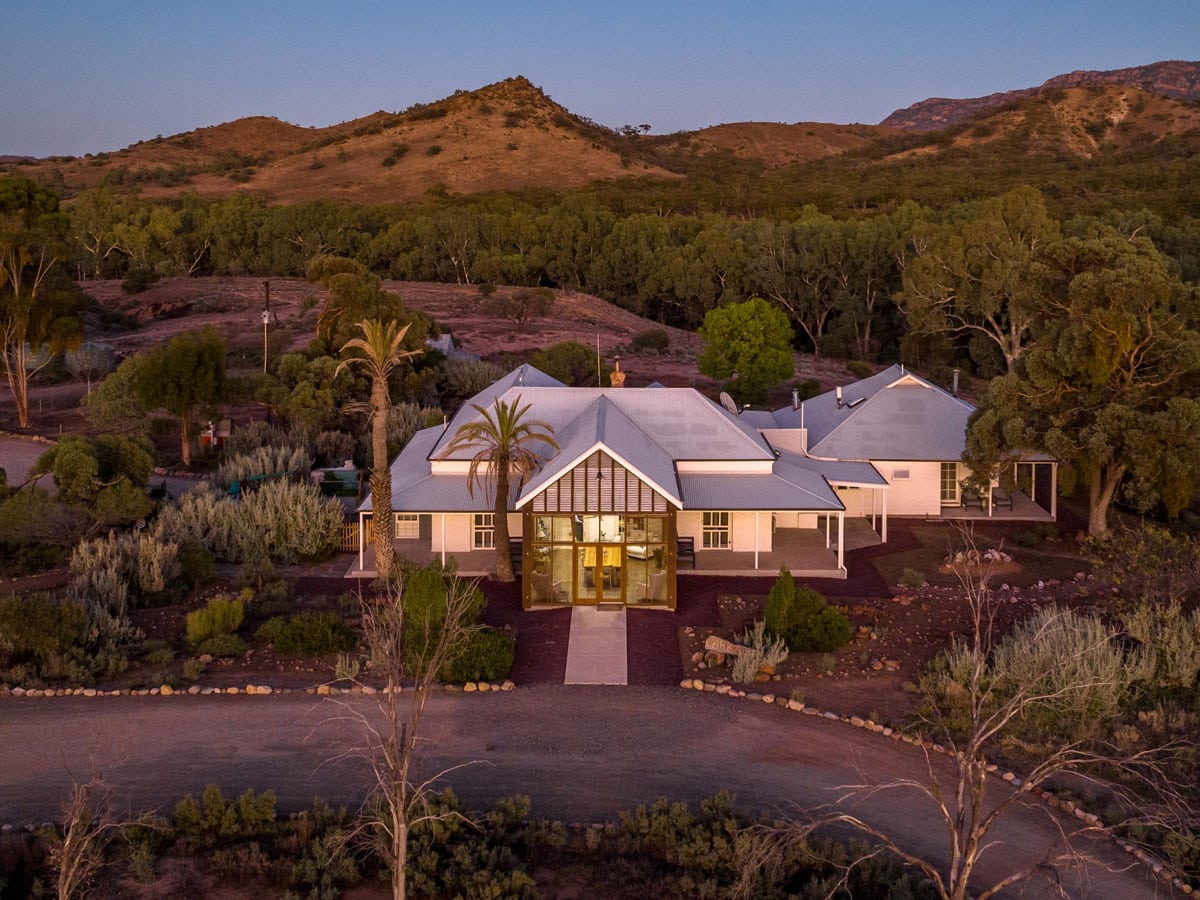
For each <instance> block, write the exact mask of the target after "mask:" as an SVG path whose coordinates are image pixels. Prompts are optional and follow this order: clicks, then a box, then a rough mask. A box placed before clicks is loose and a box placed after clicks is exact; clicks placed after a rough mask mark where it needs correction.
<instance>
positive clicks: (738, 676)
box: [732, 619, 788, 684]
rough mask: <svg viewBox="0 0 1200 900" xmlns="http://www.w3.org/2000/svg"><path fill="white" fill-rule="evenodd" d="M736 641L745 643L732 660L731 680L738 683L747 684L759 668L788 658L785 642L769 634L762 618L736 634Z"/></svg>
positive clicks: (774, 664)
mask: <svg viewBox="0 0 1200 900" xmlns="http://www.w3.org/2000/svg"><path fill="white" fill-rule="evenodd" d="M738 643H740V644H744V645H745V647H744V649H743V650H742V651H741V652H740V653H738V655H737V656H736V657H734V660H733V672H732V675H733V680H734V681H736V682H737V683H738V684H749V683H750V682H752V681H753V680H754V676H755V675H757V674H758V670H759V669H760V668H762V667H763V666H777V665H779V664H780V663H781V662H783V661H784V660H785V659H787V658H788V649H787V643H786V642H785V641H784V640H783V638H779V637H771V636H769V635H768V634H767V623H766V622H765V621H763V620H762V619H759V620H758V621H757V622H755V623H754V625H753V626H751V627H750V628H747V629H746V630H745V632H743V633H742V634H740V635H738Z"/></svg>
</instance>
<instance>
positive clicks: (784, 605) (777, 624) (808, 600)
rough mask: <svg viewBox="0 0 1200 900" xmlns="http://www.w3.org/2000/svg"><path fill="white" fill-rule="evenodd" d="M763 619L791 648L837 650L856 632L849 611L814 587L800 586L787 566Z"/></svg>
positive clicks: (774, 588)
mask: <svg viewBox="0 0 1200 900" xmlns="http://www.w3.org/2000/svg"><path fill="white" fill-rule="evenodd" d="M763 622H764V623H765V625H766V630H767V633H768V634H771V635H773V636H776V637H780V638H782V639H783V640H784V641H785V642H786V643H787V646H788V649H789V650H794V651H798V652H812V651H818V652H828V651H830V650H836V649H838V647H841V646H842V645H844V644H846V643H847V642H848V641H849V640H850V637H851V635H852V634H853V630H852V629H851V627H850V620H849V619H848V618H846V614H845V613H843V612H842V611H841V610H840V609H836V608H835V607H833V606H830V605H829V604H828V603H827V602H826V601H825V598H824V597H822V596H821V595H820V594H819V593H818V592H817V591H815V590H813V589H812V588H810V587H801V588H797V587H796V582H795V579H794V578H793V577H792V573H791V572H790V571H788V569H787V568H786V567H784V568H783V569H781V570H780V572H779V578H777V579H776V580H775V584H773V585H772V586H771V591H770V593H769V594H768V596H767V608H766V611H765V613H764V615H763Z"/></svg>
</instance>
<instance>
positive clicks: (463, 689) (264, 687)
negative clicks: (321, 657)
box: [0, 679, 517, 697]
mask: <svg viewBox="0 0 1200 900" xmlns="http://www.w3.org/2000/svg"><path fill="white" fill-rule="evenodd" d="M516 687H517V685H516V683H515V682H513V681H512V680H511V679H506V680H504V681H499V682H492V681H468V682H466V683H465V684H436V685H433V686H431V688H430V690H432V691H441V692H444V693H447V694H477V693H478V694H488V693H502V692H503V693H507V692H509V691H513V690H516ZM406 690H407V691H409V692H411V690H412V688H404V687H403V686H402V687H398V688H396V690H395V693H397V694H400V693H404V692H405V691H406ZM387 691H388V689H387V688H374V687H371V686H370V685H367V684H356V685H354V686H353V687H346V688H339V687H334V686H333V685H330V684H318V685H316V686H315V687H305V688H276V687H271V686H270V685H269V684H247V685H246V686H245V687H237V686H232V687H212V686H204V687H202V686H201V685H198V684H193V685H191V686H190V687H187V688H173V687H171V685H169V684H164V685H160V686H159V687H155V688H118V689H116V690H112V691H104V690H99V689H98V688H84V687H76V688H45V689H42V688H32V689H26V688H22V687H15V688H7V687H4V688H0V697H181V696H191V697H195V696H204V697H208V696H211V695H213V694H224V695H245V696H265V695H268V694H313V695H316V696H322V697H326V696H333V695H342V694H369V695H370V694H386V693H387Z"/></svg>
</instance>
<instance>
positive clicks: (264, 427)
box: [223, 420, 308, 457]
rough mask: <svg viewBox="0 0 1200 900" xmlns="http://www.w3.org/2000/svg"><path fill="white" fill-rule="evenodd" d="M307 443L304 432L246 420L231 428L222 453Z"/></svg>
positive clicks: (230, 453)
mask: <svg viewBox="0 0 1200 900" xmlns="http://www.w3.org/2000/svg"><path fill="white" fill-rule="evenodd" d="M307 446H308V444H307V441H306V439H305V435H304V434H297V433H292V432H290V431H286V430H284V429H282V428H279V427H277V426H275V425H270V424H268V423H266V422H263V421H261V420H256V421H253V422H247V423H246V424H245V425H239V426H237V427H236V428H234V429H233V431H232V432H231V433H230V435H229V437H227V438H226V439H225V446H224V448H223V449H224V453H225V455H226V456H227V457H229V456H241V455H242V454H244V453H252V452H253V451H255V450H257V449H258V448H259V447H305V448H307Z"/></svg>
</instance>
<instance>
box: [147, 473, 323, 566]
mask: <svg viewBox="0 0 1200 900" xmlns="http://www.w3.org/2000/svg"><path fill="white" fill-rule="evenodd" d="M343 517H344V514H343V510H342V505H341V503H340V502H339V501H338V500H336V499H334V498H325V497H322V496H321V492H320V490H319V489H318V488H317V487H315V486H314V485H311V484H296V483H294V482H290V481H273V482H270V483H268V484H265V485H263V486H262V487H261V488H259V489H257V490H253V491H249V492H247V493H244V494H243V495H242V497H241V499H240V500H236V501H235V500H233V499H231V498H229V497H228V496H225V495H223V494H221V493H220V492H218V491H216V490H215V489H214V488H211V487H208V488H205V487H198V488H196V489H194V490H191V491H188V492H187V493H186V494H184V495H183V496H182V497H180V498H179V501H178V503H177V504H175V505H173V506H169V507H167V508H166V509H164V510H163V511H162V512H161V513H160V514H159V517H158V522H157V525H156V532H157V534H158V535H160V536H161V539H162V540H168V541H172V542H177V543H182V542H183V541H187V540H196V541H200V542H201V543H203V544H204V545H205V546H206V547H208V548H209V549H210V550H211V551H212V552H213V554H214V555H215V556H216V557H217V558H218V559H222V560H226V561H229V562H235V563H245V562H256V561H262V560H274V561H276V562H283V563H293V562H298V561H300V560H303V559H313V558H318V557H320V556H321V555H323V554H325V553H328V552H329V551H330V549H331V548H332V547H333V545H334V542H335V541H336V540H337V536H338V532H339V530H340V529H341V526H342V519H343Z"/></svg>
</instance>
